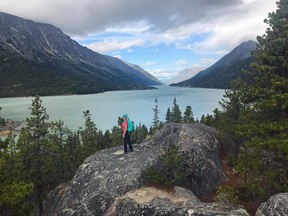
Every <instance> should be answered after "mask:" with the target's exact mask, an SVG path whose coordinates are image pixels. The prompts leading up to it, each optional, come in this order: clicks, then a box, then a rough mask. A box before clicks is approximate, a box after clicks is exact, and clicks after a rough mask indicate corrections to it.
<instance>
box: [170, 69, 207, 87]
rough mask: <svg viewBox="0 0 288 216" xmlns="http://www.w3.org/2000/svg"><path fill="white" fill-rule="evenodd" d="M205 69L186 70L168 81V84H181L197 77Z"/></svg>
mask: <svg viewBox="0 0 288 216" xmlns="http://www.w3.org/2000/svg"><path fill="white" fill-rule="evenodd" d="M204 69H205V68H203V67H192V68H186V69H183V70H181V71H180V72H179V74H178V75H177V76H175V77H173V78H171V79H169V80H166V81H165V83H166V84H172V83H179V82H182V81H185V80H187V79H189V78H191V77H193V76H195V75H196V74H197V73H199V72H200V71H202V70H204Z"/></svg>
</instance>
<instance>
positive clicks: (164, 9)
mask: <svg viewBox="0 0 288 216" xmlns="http://www.w3.org/2000/svg"><path fill="white" fill-rule="evenodd" d="M275 10H276V0H0V11H1V12H6V13H10V14H13V15H16V16H20V17H22V18H26V19H31V20H34V21H37V22H43V23H50V24H52V25H54V26H56V27H58V28H60V29H61V30H62V31H63V32H64V33H65V34H67V35H69V36H70V37H71V38H72V39H74V40H76V41H77V42H79V43H80V44H82V45H84V46H87V47H88V48H90V49H92V50H94V51H97V52H100V53H102V54H106V55H110V56H115V57H118V58H120V59H122V60H124V61H128V62H130V63H132V64H137V65H139V66H141V67H143V68H144V69H145V70H147V71H148V72H150V73H151V74H153V75H154V76H156V77H157V78H159V79H160V80H162V81H165V79H168V78H170V77H173V76H175V75H176V74H177V73H178V72H179V71H180V70H182V69H185V68H192V67H200V66H201V67H208V66H210V65H212V64H213V63H215V62H216V61H217V60H219V59H220V58H221V57H223V56H224V55H225V54H227V53H228V52H230V51H231V50H232V49H233V48H235V47H236V46H238V45H239V44H240V43H241V42H244V41H247V40H255V41H256V36H258V35H263V34H264V33H265V30H266V28H267V27H268V26H267V24H265V23H264V22H263V20H264V19H265V18H267V17H268V13H269V12H273V11H275Z"/></svg>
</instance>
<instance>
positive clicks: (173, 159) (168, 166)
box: [144, 144, 184, 187]
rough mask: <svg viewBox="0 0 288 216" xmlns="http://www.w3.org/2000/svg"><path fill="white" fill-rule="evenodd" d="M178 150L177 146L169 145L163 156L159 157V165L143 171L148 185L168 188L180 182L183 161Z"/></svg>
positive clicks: (182, 173) (182, 174) (182, 172)
mask: <svg viewBox="0 0 288 216" xmlns="http://www.w3.org/2000/svg"><path fill="white" fill-rule="evenodd" d="M178 150H179V147H178V146H176V145H175V144H169V146H168V147H167V148H166V149H165V151H164V154H162V155H161V156H160V158H159V163H157V164H156V165H154V166H152V167H149V168H147V169H146V170H145V171H144V176H145V178H146V180H147V181H148V182H149V183H154V184H163V185H164V186H166V187H170V186H172V185H174V184H177V183H180V182H181V180H182V178H183V177H184V171H183V159H182V156H181V154H180V153H179V151H178Z"/></svg>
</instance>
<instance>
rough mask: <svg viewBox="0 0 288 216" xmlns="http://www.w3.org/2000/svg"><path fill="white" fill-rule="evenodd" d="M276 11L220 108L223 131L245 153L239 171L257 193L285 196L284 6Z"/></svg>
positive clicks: (287, 11) (287, 46)
mask: <svg viewBox="0 0 288 216" xmlns="http://www.w3.org/2000/svg"><path fill="white" fill-rule="evenodd" d="M277 7H278V9H277V10H276V12H273V13H269V15H268V19H265V20H264V22H265V23H267V24H268V25H269V27H268V28H267V30H266V34H264V35H263V36H259V37H257V40H258V42H259V44H258V46H257V48H256V50H255V51H254V53H253V63H252V69H251V70H249V71H245V77H244V79H243V80H242V81H241V82H238V83H237V85H235V87H234V89H233V90H231V91H229V92H227V93H226V96H227V98H229V99H230V100H229V102H226V103H225V102H224V103H222V105H224V106H223V107H224V110H225V111H226V113H225V114H224V117H225V121H226V122H227V123H229V122H231V123H232V124H231V125H229V124H228V125H227V126H229V127H230V128H231V129H233V133H234V134H235V137H237V139H238V140H240V141H241V142H243V143H244V147H245V152H243V155H242V156H241V158H240V161H239V164H238V170H239V171H240V173H241V174H242V177H243V180H244V182H245V183H246V184H245V185H246V186H247V187H250V189H251V186H254V188H252V190H254V192H255V191H258V192H260V193H261V192H264V191H266V192H267V191H268V190H271V191H272V190H274V191H275V190H276V191H277V190H279V191H283V190H284V191H285V190H286V191H287V190H288V186H287V182H288V178H287V172H288V168H287V167H288V157H287V155H288V73H287V71H288V1H287V0H280V1H278V2H277ZM233 122H234V123H233ZM247 161H249V163H248V162H247ZM249 164H257V166H256V165H255V166H248V165H249ZM275 167H277V169H275ZM267 189H268V190H267Z"/></svg>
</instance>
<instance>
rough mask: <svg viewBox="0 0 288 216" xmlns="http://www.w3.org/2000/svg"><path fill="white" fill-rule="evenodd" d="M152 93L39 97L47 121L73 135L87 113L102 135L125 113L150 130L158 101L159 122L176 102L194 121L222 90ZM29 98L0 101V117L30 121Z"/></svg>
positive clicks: (216, 101) (210, 107)
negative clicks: (57, 123)
mask: <svg viewBox="0 0 288 216" xmlns="http://www.w3.org/2000/svg"><path fill="white" fill-rule="evenodd" d="M157 88H158V89H153V90H135V91H134V90H133V91H114V92H105V93H101V94H89V95H72V96H47V97H41V99H42V105H43V106H44V107H45V108H46V111H47V114H48V115H49V120H50V121H54V120H60V119H62V120H63V121H64V123H65V125H67V126H68V127H69V128H70V129H72V130H73V131H76V130H77V129H78V128H79V127H80V126H84V122H85V120H84V117H83V111H85V110H89V111H90V113H91V115H92V120H93V121H94V122H95V124H96V126H97V128H99V129H101V130H102V131H104V130H106V129H111V128H112V127H113V126H115V125H117V120H118V116H122V115H123V114H124V113H127V114H128V115H129V117H130V119H131V120H133V121H134V123H135V124H136V125H138V124H139V123H142V124H145V125H146V126H147V127H150V125H151V124H152V119H153V115H154V113H153V110H152V108H155V98H157V100H158V103H157V104H158V109H159V118H160V120H161V121H165V117H166V112H167V109H168V107H170V108H172V106H173V100H174V98H176V100H177V104H178V105H179V107H180V109H181V111H182V113H183V112H184V110H185V108H186V106H188V105H190V106H191V107H192V111H193V114H194V118H195V119H197V118H198V119H200V118H201V116H202V115H203V114H204V115H206V114H207V113H210V114H211V113H212V111H213V110H214V109H215V108H220V106H219V101H221V99H222V98H223V94H224V90H220V89H205V88H180V87H170V86H157ZM33 99H34V98H33V97H21V98H0V107H2V110H1V111H0V116H1V117H3V118H8V119H12V120H16V121H21V120H25V119H26V117H30V110H29V109H28V108H29V107H30V106H31V103H32V100H33Z"/></svg>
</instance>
